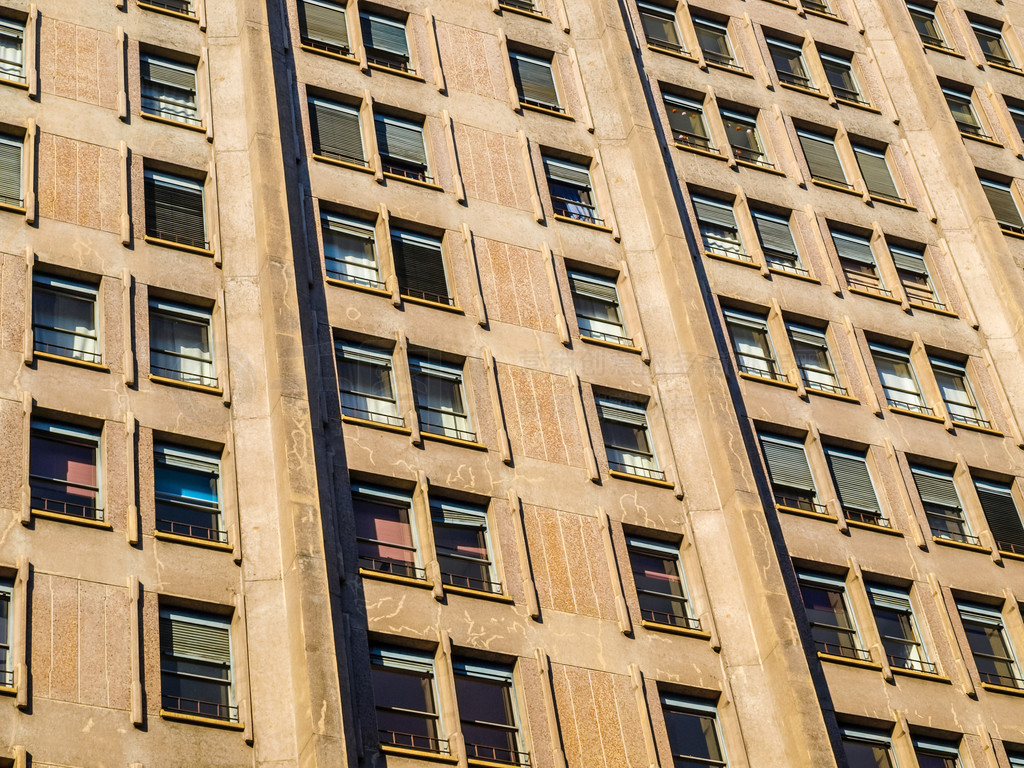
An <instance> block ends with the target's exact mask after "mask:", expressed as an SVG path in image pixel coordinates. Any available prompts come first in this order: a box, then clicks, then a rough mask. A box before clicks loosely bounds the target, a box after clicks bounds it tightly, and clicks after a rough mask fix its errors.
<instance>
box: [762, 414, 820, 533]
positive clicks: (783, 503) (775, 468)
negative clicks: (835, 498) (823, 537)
mask: <svg viewBox="0 0 1024 768" xmlns="http://www.w3.org/2000/svg"><path fill="white" fill-rule="evenodd" d="M758 439H759V440H760V442H761V451H762V452H763V453H764V462H765V464H767V465H768V479H769V480H770V481H771V485H772V496H773V497H774V498H775V505H776V506H777V507H785V508H787V509H799V510H803V511H805V512H815V513H817V514H819V515H824V514H827V510H826V509H825V506H824V505H823V504H820V503H819V502H818V490H817V488H816V486H815V484H814V475H812V474H811V465H810V464H808V463H807V453H806V452H805V451H804V444H803V443H802V442H800V441H799V440H793V439H791V438H788V437H782V436H781V435H771V434H767V433H764V432H761V433H759V434H758Z"/></svg>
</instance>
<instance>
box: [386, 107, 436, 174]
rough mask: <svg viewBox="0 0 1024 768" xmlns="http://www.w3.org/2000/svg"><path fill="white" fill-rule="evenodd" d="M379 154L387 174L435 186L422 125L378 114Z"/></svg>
mask: <svg viewBox="0 0 1024 768" xmlns="http://www.w3.org/2000/svg"><path fill="white" fill-rule="evenodd" d="M374 125H375V126H376V133H377V151H378V152H379V153H380V162H381V166H382V169H383V171H384V172H385V173H391V174H394V175H396V176H401V177H403V178H406V179H412V180H413V181H423V182H426V183H428V184H432V183H433V181H434V179H433V177H432V176H430V166H429V165H428V163H427V148H426V144H425V143H424V141H423V122H422V121H420V122H418V123H413V122H409V121H408V120H400V119H399V118H397V117H389V116H387V115H377V116H376V117H375V118H374Z"/></svg>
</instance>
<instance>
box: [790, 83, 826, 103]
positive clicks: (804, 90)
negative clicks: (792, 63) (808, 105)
mask: <svg viewBox="0 0 1024 768" xmlns="http://www.w3.org/2000/svg"><path fill="white" fill-rule="evenodd" d="M779 86H780V87H781V88H785V89H786V90H788V91H796V92H797V93H806V94H807V95H808V96H814V97H816V98H819V99H826V100H827V99H828V94H827V93H825V92H824V91H815V90H812V89H810V88H805V87H804V86H802V85H794V84H793V83H784V82H783V81H782V80H779Z"/></svg>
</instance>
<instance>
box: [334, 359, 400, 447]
mask: <svg viewBox="0 0 1024 768" xmlns="http://www.w3.org/2000/svg"><path fill="white" fill-rule="evenodd" d="M334 357H335V360H336V361H337V365H338V394H339V397H340V398H341V413H342V416H343V417H346V418H352V419H358V420H359V421H364V422H373V423H375V424H382V425H385V426H389V427H401V428H404V427H405V418H404V417H403V416H402V415H401V413H400V412H399V405H398V387H397V382H396V380H395V370H394V353H393V352H390V351H388V350H385V349H382V348H380V347H371V346H367V345H363V344H357V343H354V342H349V341H346V340H344V339H335V340H334ZM345 361H356V362H358V363H363V364H366V365H372V366H376V367H377V368H380V369H383V371H381V374H382V375H383V374H384V373H386V375H387V383H388V386H389V387H390V389H391V397H390V398H388V397H383V396H378V395H375V394H372V393H366V392H357V391H353V390H346V389H344V377H343V376H342V372H341V368H342V366H343V365H344V362H345ZM346 395H351V396H352V397H353V398H361V399H362V400H364V401H370V400H373V401H379V402H381V403H390V404H391V407H390V409H389V408H387V407H386V406H385V407H384V408H383V409H381V410H373V409H371V408H358V407H356V406H355V405H351V404H347V403H346V401H345V396H346ZM366 405H369V402H367V403H366ZM389 410H390V413H389V412H388V411H389ZM360 414H364V415H360Z"/></svg>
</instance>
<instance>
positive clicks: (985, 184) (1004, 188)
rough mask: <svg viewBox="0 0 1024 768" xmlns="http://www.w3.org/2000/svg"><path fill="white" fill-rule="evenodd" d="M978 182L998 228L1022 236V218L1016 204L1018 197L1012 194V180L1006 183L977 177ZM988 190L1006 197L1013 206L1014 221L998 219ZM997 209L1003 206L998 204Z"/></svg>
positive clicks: (1023, 217)
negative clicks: (1003, 194)
mask: <svg viewBox="0 0 1024 768" xmlns="http://www.w3.org/2000/svg"><path fill="white" fill-rule="evenodd" d="M978 181H979V182H981V186H982V191H983V192H984V193H985V198H986V199H987V201H988V204H989V206H990V207H991V208H992V215H993V217H994V218H995V220H996V223H998V224H999V228H1000V229H1001V230H1003V232H1009V233H1010V234H1014V235H1024V216H1022V214H1021V206H1020V203H1019V202H1018V197H1017V195H1015V194H1014V189H1013V187H1014V182H1013V181H1012V180H1011V181H1008V182H1003V181H996V180H995V179H991V178H988V177H985V176H980V175H979V176H978ZM990 189H991V190H993V191H998V192H1000V193H1005V194H1006V195H1007V197H1008V198H1009V202H1010V203H1011V204H1012V205H1013V210H1014V213H1016V221H1003V220H1002V219H1001V218H1000V214H999V212H998V211H997V210H996V208H997V206H996V205H993V202H992V201H993V198H992V195H991V194H990V193H989V192H988V190H990ZM998 207H999V209H1000V210H1003V209H1004V207H1005V205H1004V204H1000V205H999V206H998Z"/></svg>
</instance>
